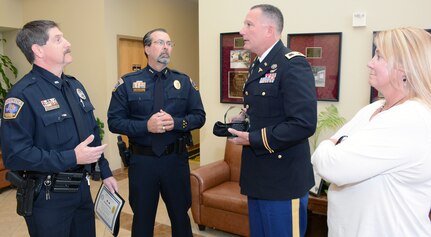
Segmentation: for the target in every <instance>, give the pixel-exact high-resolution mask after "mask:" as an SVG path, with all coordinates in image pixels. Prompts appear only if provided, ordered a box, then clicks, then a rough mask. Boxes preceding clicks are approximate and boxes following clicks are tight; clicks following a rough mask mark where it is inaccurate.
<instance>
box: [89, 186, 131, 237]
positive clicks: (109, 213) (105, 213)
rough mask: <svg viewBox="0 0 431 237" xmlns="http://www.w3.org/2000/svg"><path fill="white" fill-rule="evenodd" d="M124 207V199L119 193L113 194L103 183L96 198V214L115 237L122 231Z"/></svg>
mask: <svg viewBox="0 0 431 237" xmlns="http://www.w3.org/2000/svg"><path fill="white" fill-rule="evenodd" d="M123 206H124V199H123V198H122V197H121V196H120V195H119V194H118V193H111V192H110V191H109V189H108V188H107V187H106V186H105V185H104V184H103V183H102V185H101V186H100V189H99V192H98V193H97V196H96V202H95V204H94V212H95V213H96V216H97V217H98V218H99V219H100V220H101V221H102V223H103V224H105V226H106V227H107V228H108V229H109V231H110V232H111V233H112V234H113V235H114V236H117V235H118V231H119V229H120V213H121V209H122V208H123Z"/></svg>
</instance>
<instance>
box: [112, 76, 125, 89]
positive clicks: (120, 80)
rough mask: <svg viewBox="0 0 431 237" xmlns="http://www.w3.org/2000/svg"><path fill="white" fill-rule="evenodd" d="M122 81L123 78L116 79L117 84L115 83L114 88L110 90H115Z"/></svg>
mask: <svg viewBox="0 0 431 237" xmlns="http://www.w3.org/2000/svg"><path fill="white" fill-rule="evenodd" d="M123 83H124V81H123V78H120V79H118V81H117V84H115V86H114V89H113V90H112V92H115V91H116V90H117V88H118V87H119V86H121V85H122V84H123Z"/></svg>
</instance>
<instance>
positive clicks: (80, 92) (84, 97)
mask: <svg viewBox="0 0 431 237" xmlns="http://www.w3.org/2000/svg"><path fill="white" fill-rule="evenodd" d="M76 94H78V96H79V98H81V99H83V100H86V99H87V97H86V96H85V94H84V92H83V91H82V90H81V89H79V88H77V89H76Z"/></svg>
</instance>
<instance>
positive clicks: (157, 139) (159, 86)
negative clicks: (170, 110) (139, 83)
mask: <svg viewBox="0 0 431 237" xmlns="http://www.w3.org/2000/svg"><path fill="white" fill-rule="evenodd" d="M162 77H163V73H161V72H159V73H157V74H156V75H155V77H154V79H155V83H154V104H153V112H154V113H157V112H160V109H163V104H164V97H163V79H162ZM163 135H164V134H163V133H153V136H152V137H153V139H152V149H153V152H154V153H155V154H156V155H157V156H160V155H161V154H162V153H163V152H164V151H165V149H166V147H165V144H164V141H163V140H164V139H163V137H164V136H163Z"/></svg>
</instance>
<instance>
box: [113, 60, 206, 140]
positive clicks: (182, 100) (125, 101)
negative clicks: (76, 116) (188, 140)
mask: <svg viewBox="0 0 431 237" xmlns="http://www.w3.org/2000/svg"><path fill="white" fill-rule="evenodd" d="M161 73H162V74H163V76H162V77H163V88H164V92H163V93H164V94H163V98H164V107H163V110H164V111H165V112H167V113H169V114H170V115H171V116H172V118H173V119H174V129H173V130H172V131H169V132H166V133H165V134H164V135H165V136H164V138H165V139H164V142H165V143H166V144H170V143H173V142H175V139H176V138H177V137H179V136H180V135H181V134H183V133H186V132H190V131H191V130H193V129H196V128H200V127H202V126H203V125H204V123H205V111H204V107H203V104H202V100H201V96H200V94H199V91H198V89H197V87H196V85H195V84H194V82H193V81H192V80H191V79H190V78H189V77H188V76H187V75H185V74H183V73H180V72H178V71H175V70H170V69H167V68H165V69H163V70H162V71H161ZM155 74H157V71H155V70H154V69H152V68H151V67H150V66H147V67H145V68H144V69H142V70H139V71H136V72H132V73H129V74H126V75H125V76H123V77H122V78H120V79H119V81H118V83H117V84H116V86H115V88H114V90H113V92H112V97H111V102H110V105H109V110H108V125H109V129H110V131H111V132H113V133H118V134H124V135H127V136H128V137H129V140H130V142H131V143H133V144H139V145H144V146H151V136H148V135H149V134H150V132H149V131H148V128H147V123H148V120H149V118H150V117H151V116H152V115H153V113H154V112H153V102H154V83H155Z"/></svg>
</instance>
